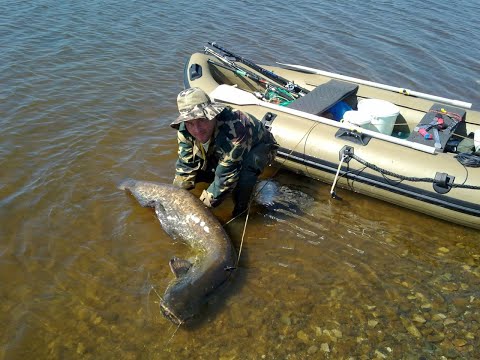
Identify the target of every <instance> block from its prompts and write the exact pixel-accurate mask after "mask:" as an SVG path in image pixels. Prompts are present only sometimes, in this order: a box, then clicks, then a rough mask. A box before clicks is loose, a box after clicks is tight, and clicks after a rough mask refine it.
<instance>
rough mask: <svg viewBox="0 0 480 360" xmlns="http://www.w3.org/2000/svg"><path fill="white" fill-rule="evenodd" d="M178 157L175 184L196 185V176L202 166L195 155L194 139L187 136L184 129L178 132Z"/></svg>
mask: <svg viewBox="0 0 480 360" xmlns="http://www.w3.org/2000/svg"><path fill="white" fill-rule="evenodd" d="M177 141H178V159H177V162H176V165H175V178H174V179H173V185H176V186H179V187H181V188H184V189H187V190H189V189H193V188H194V187H195V177H196V176H197V171H198V169H199V168H200V166H201V164H200V159H199V158H198V157H197V158H196V157H195V156H194V155H193V146H194V144H193V139H189V138H187V137H186V136H185V135H184V134H183V133H182V131H178V132H177Z"/></svg>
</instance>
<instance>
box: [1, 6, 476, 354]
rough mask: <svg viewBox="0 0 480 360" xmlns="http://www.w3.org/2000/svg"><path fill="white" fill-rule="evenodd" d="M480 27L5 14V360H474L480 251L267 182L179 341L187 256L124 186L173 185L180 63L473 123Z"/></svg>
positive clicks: (390, 216) (342, 15) (399, 213)
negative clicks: (169, 308) (325, 77)
mask: <svg viewBox="0 0 480 360" xmlns="http://www.w3.org/2000/svg"><path fill="white" fill-rule="evenodd" d="M206 9H208V11H206ZM479 10H480V8H479V6H478V4H476V3H475V2H467V1H453V2H452V1H449V2H447V1H440V2H438V1H437V2H433V1H412V2H409V3H405V2H402V3H398V2H390V1H381V2H356V1H354V2H350V3H349V4H348V7H347V6H346V5H345V3H344V2H338V1H336V2H328V3H325V4H318V3H315V2H310V1H307V2H301V3H300V4H297V3H296V4H287V3H278V2H273V1H267V2H264V3H262V6H261V7H259V6H257V5H256V3H254V2H252V1H244V2H241V3H237V2H233V1H224V2H221V3H216V2H212V1H198V2H194V3H189V2H183V1H177V2H170V1H166V2H161V3H158V4H155V3H151V2H147V1H135V2H129V1H116V2H112V1H97V0H90V1H82V2H65V3H60V2H54V1H51V0H46V1H39V0H31V1H24V2H13V1H5V0H3V1H1V0H0V49H1V50H0V80H1V84H2V86H1V87H0V100H1V101H0V126H1V129H2V131H1V132H0V169H1V172H0V221H1V227H0V284H1V287H0V324H2V326H1V328H0V358H5V359H25V358H55V359H56V358H68V359H71V358H86V359H89V358H91V359H97V358H112V357H118V358H122V359H123V358H126V359H129V358H131V359H137V358H145V359H163V358H174V359H176V358H178V359H182V358H186V357H189V358H198V359H211V358H220V359H245V358H247V359H258V358H265V359H304V358H307V357H310V358H330V359H341V358H344V359H348V358H356V359H371V358H378V359H381V358H391V359H398V358H405V359H410V358H422V357H423V358H426V359H439V358H442V356H443V357H445V358H467V359H468V358H469V359H475V358H479V357H480V352H479V350H478V349H479V348H480V340H479V335H478V334H479V333H480V331H479V327H480V312H479V310H478V309H479V308H480V307H479V305H480V292H479V290H478V289H479V286H480V267H479V265H480V241H479V240H480V236H479V232H478V231H475V230H471V229H465V228H462V227H460V226H457V225H453V224H450V223H448V222H446V221H441V220H438V219H433V218H430V217H428V216H426V215H422V214H419V213H415V212H412V211H408V210H405V209H401V208H398V207H395V206H392V205H390V204H386V203H383V202H381V201H377V200H374V199H370V198H366V197H363V196H361V195H358V194H353V193H349V192H347V191H343V190H338V193H339V195H340V196H342V198H343V200H342V201H337V200H332V199H331V198H330V197H329V190H330V188H329V186H328V185H326V184H322V183H318V182H315V181H313V180H310V179H307V178H302V177H299V176H297V175H293V174H291V173H288V172H286V171H283V170H280V172H278V173H275V172H274V170H270V171H269V172H268V174H266V178H268V177H269V176H272V175H275V176H274V182H272V183H270V184H269V185H268V186H267V188H266V190H268V191H270V195H269V196H270V202H269V203H268V204H265V203H264V204H263V205H262V204H255V205H254V206H253V208H252V211H251V214H250V216H249V221H248V226H247V229H246V232H245V236H244V241H243V247H242V255H241V259H240V268H239V270H238V271H237V273H236V276H235V278H234V279H233V281H231V283H229V284H228V285H227V286H226V287H225V288H224V289H222V290H221V291H219V292H218V293H217V294H216V295H215V296H214V297H212V299H211V300H210V301H209V303H208V304H207V305H206V306H205V308H204V309H203V311H202V314H201V316H199V318H198V319H196V320H195V321H194V322H193V323H192V324H191V326H190V327H189V328H181V329H178V331H176V329H175V327H174V326H172V325H170V323H169V322H168V321H167V320H165V319H164V318H163V317H162V316H161V314H160V311H159V308H158V296H157V293H158V294H160V295H161V294H162V293H163V290H164V289H165V287H166V285H167V284H168V282H169V281H170V280H171V278H172V275H171V274H170V272H169V269H168V265H167V264H168V260H169V259H170V258H171V257H172V256H173V255H177V256H186V255H188V253H189V249H188V248H187V247H186V246H185V245H183V244H181V243H172V241H171V240H170V238H168V236H167V235H166V234H165V233H164V232H163V231H162V229H161V228H160V226H159V223H158V221H157V220H156V218H155V215H154V213H153V212H152V211H151V210H150V209H143V208H140V207H139V205H138V204H137V203H136V202H135V201H134V200H133V199H132V197H130V196H128V195H127V194H125V193H124V192H122V191H119V190H118V189H117V188H116V184H117V183H118V182H119V181H120V180H121V179H123V178H125V177H132V178H138V179H145V180H153V181H160V182H170V181H171V180H172V178H173V165H174V161H175V156H176V139H175V133H174V131H173V130H172V129H171V128H170V127H169V126H168V124H169V122H170V121H171V120H172V119H173V118H174V117H175V114H176V105H175V98H176V94H177V93H178V92H179V91H180V90H181V89H182V80H183V79H182V76H183V60H184V57H185V56H188V55H189V54H191V53H193V52H196V51H202V49H203V46H204V45H206V42H207V41H218V42H219V43H220V44H222V45H224V46H225V47H227V48H230V49H231V50H233V51H235V52H238V53H240V54H241V55H243V56H245V57H248V58H250V59H252V60H254V61H256V62H259V63H263V64H274V62H275V61H281V62H287V63H297V64H302V65H306V66H313V67H316V68H320V69H323V70H326V71H334V72H339V73H343V74H346V75H350V76H356V77H361V78H365V79H369V80H372V81H377V82H380V83H385V84H391V85H395V86H403V87H408V88H410V89H413V90H417V91H422V92H427V93H433V94H436V95H439V96H445V97H451V98H455V99H460V100H465V101H469V102H473V103H474V108H476V109H479V104H480V97H479V94H480V91H479V90H480V78H479V70H480V61H479V60H478V59H480V56H479V52H478V49H479V48H480V46H479V45H480V43H479V42H480V41H479V39H480V31H479V30H478V29H477V27H475V26H473V25H472V24H475V23H476V18H475V14H478V12H479ZM212 19H214V21H212ZM260 202H261V201H260ZM230 211H231V203H230V202H228V201H227V203H225V204H224V205H222V206H221V207H220V208H219V209H216V210H215V214H216V216H218V217H219V219H220V220H221V221H222V222H224V223H225V222H227V220H228V219H229V213H230ZM226 229H227V231H228V233H229V234H230V235H231V238H232V241H233V242H234V244H235V247H236V248H237V249H239V248H240V244H241V243H242V232H243V223H242V222H241V221H234V222H232V223H229V224H228V225H226Z"/></svg>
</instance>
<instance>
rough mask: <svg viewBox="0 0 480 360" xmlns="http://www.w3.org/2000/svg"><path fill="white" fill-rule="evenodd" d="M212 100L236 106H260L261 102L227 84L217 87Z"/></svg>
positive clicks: (211, 95)
mask: <svg viewBox="0 0 480 360" xmlns="http://www.w3.org/2000/svg"><path fill="white" fill-rule="evenodd" d="M210 98H211V99H212V100H215V101H221V102H226V103H229V104H235V105H258V104H259V102H260V100H259V99H257V98H256V97H255V95H253V94H251V93H249V92H247V91H244V90H241V89H238V88H236V87H234V86H231V85H226V84H222V85H219V86H217V87H216V88H215V90H213V91H212V92H211V93H210Z"/></svg>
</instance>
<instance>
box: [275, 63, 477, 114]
mask: <svg viewBox="0 0 480 360" xmlns="http://www.w3.org/2000/svg"><path fill="white" fill-rule="evenodd" d="M277 64H279V65H282V66H283V67H285V68H288V69H294V70H301V71H305V72H309V73H311V74H318V75H324V76H328V77H331V78H334V79H339V80H345V81H351V82H355V83H357V84H362V85H368V86H372V87H376V88H379V89H384V90H389V91H394V92H398V93H400V94H403V95H407V96H415V97H418V98H421V99H426V100H431V101H439V102H443V103H445V104H450V105H453V106H459V107H463V108H466V109H471V108H472V104H471V103H468V102H465V101H461V100H453V99H447V98H444V97H440V96H435V95H429V94H425V93H421V92H418V91H412V90H408V89H404V88H398V87H394V86H390V85H384V84H380V83H376V82H373V81H367V80H363V79H357V78H354V77H350V76H345V75H341V74H335V73H332V72H328V71H323V70H318V69H314V68H311V67H307V66H302V65H293V64H284V63H280V62H277Z"/></svg>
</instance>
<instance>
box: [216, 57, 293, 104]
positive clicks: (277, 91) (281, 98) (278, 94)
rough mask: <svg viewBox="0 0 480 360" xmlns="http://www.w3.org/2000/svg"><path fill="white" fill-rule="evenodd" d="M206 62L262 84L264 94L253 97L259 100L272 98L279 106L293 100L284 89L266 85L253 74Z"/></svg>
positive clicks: (269, 84)
mask: <svg viewBox="0 0 480 360" xmlns="http://www.w3.org/2000/svg"><path fill="white" fill-rule="evenodd" d="M207 62H208V63H209V64H212V65H214V66H218V67H221V68H222V69H226V70H229V71H231V72H233V73H234V74H236V75H239V76H245V77H247V78H249V79H252V80H253V81H256V82H258V83H260V84H263V85H265V88H266V90H267V91H266V94H261V93H260V92H259V93H258V95H257V94H256V93H255V96H257V97H258V98H261V99H262V100H265V101H271V100H272V99H273V98H276V99H277V101H278V103H279V104H280V105H284V106H285V105H288V104H289V103H291V102H292V101H293V100H295V96H294V95H293V94H292V93H290V92H289V91H287V90H286V89H284V88H282V87H279V86H277V85H272V84H271V83H268V82H266V81H265V80H264V79H262V78H260V77H258V76H257V75H255V74H249V73H246V72H245V71H243V70H239V69H235V68H233V67H230V66H229V65H224V64H222V63H218V62H216V61H213V60H211V59H208V60H207Z"/></svg>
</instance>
